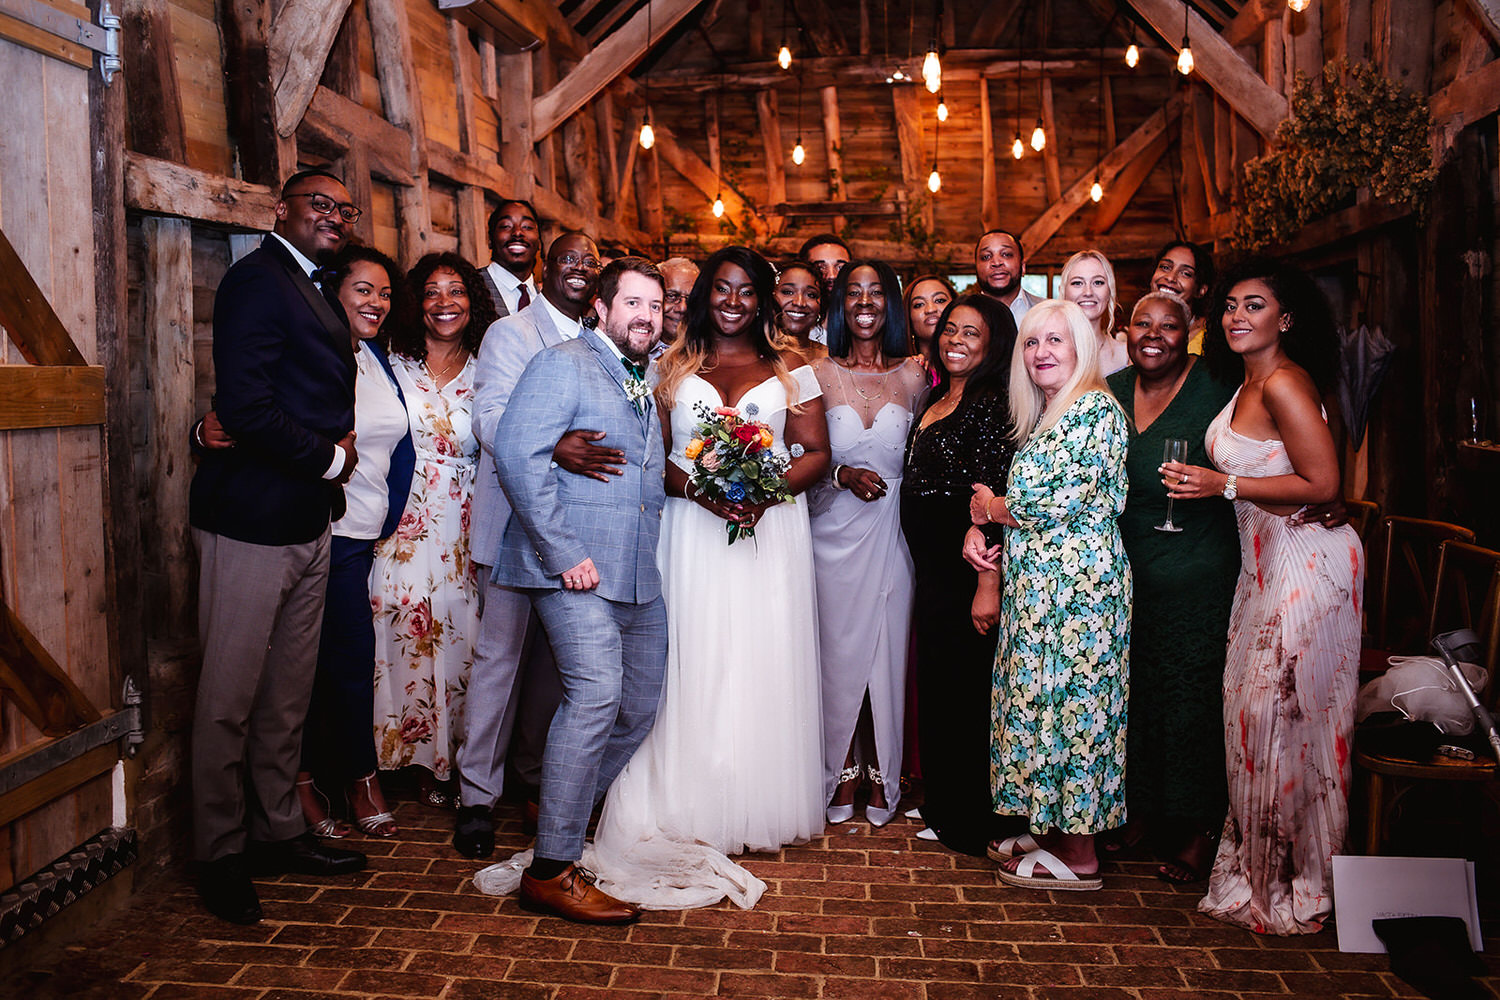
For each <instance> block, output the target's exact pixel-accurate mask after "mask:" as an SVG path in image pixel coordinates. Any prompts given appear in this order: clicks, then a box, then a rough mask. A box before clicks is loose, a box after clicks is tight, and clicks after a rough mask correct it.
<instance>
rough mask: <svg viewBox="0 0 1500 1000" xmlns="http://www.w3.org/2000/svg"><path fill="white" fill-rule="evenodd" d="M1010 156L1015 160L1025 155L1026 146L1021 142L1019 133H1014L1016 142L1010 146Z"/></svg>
mask: <svg viewBox="0 0 1500 1000" xmlns="http://www.w3.org/2000/svg"><path fill="white" fill-rule="evenodd" d="M1010 155H1011V156H1014V157H1015V158H1016V159H1018V160H1019V159H1020V158H1021V157H1023V156H1025V155H1026V144H1025V143H1023V142H1022V141H1021V133H1019V132H1017V133H1016V141H1015V142H1013V143H1011V144H1010Z"/></svg>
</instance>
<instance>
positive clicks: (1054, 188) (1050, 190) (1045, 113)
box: [1042, 77, 1062, 204]
mask: <svg viewBox="0 0 1500 1000" xmlns="http://www.w3.org/2000/svg"><path fill="white" fill-rule="evenodd" d="M1042 128H1043V129H1045V130H1046V132H1047V145H1046V146H1044V147H1043V148H1042V164H1043V165H1044V166H1045V167H1046V173H1047V200H1048V201H1049V202H1052V203H1054V204H1055V203H1056V202H1057V200H1058V199H1059V198H1061V197H1062V171H1061V169H1060V168H1059V166H1058V160H1057V145H1058V143H1059V142H1061V141H1062V137H1061V136H1059V135H1058V134H1057V115H1056V114H1054V113H1053V111H1052V80H1051V79H1050V78H1049V77H1043V78H1042Z"/></svg>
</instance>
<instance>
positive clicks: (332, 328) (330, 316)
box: [261, 236, 354, 368]
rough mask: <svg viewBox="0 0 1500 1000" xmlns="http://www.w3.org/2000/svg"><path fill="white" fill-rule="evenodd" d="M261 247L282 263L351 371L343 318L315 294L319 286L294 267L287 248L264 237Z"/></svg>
mask: <svg viewBox="0 0 1500 1000" xmlns="http://www.w3.org/2000/svg"><path fill="white" fill-rule="evenodd" d="M261 246H262V247H263V248H265V249H268V250H269V251H270V252H271V254H272V255H273V256H274V257H275V258H276V260H278V261H280V262H281V265H282V267H284V268H286V271H287V277H288V278H290V279H291V282H292V284H293V286H295V287H296V289H297V292H298V293H299V294H300V295H301V296H302V300H303V301H304V302H306V303H307V306H308V308H309V309H311V310H312V311H313V315H314V316H316V317H317V318H318V322H319V323H321V324H322V325H323V329H324V330H325V331H326V332H327V333H328V335H329V336H330V337H332V338H333V341H334V344H335V346H337V347H338V348H339V355H340V356H341V357H342V358H343V359H344V361H345V362H346V363H347V364H348V365H349V367H350V368H353V367H354V348H353V346H352V345H351V344H350V342H349V324H348V322H347V321H346V319H345V317H343V316H341V315H339V313H338V312H335V311H334V308H333V306H332V305H330V304H329V302H328V300H327V299H326V298H324V297H323V293H322V292H320V291H319V290H318V286H317V285H315V284H313V280H312V279H311V278H309V277H308V276H307V273H306V272H305V271H303V270H302V266H301V265H300V264H298V263H297V260H296V258H295V257H293V256H292V255H291V253H290V252H289V251H288V250H287V248H286V247H284V246H282V245H281V241H280V240H279V239H275V238H274V237H271V236H267V237H266V238H265V240H264V241H263V242H262V243H261Z"/></svg>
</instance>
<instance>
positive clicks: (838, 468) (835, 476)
mask: <svg viewBox="0 0 1500 1000" xmlns="http://www.w3.org/2000/svg"><path fill="white" fill-rule="evenodd" d="M847 468H848V466H847V465H835V466H834V467H833V476H832V478H833V488H834V489H836V490H847V489H848V488H849V487H847V486H845V485H844V484H843V483H841V482H839V472H840V471H841V470H843V469H847Z"/></svg>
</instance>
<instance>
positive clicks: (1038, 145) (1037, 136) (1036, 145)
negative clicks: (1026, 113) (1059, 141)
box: [1031, 118, 1047, 153]
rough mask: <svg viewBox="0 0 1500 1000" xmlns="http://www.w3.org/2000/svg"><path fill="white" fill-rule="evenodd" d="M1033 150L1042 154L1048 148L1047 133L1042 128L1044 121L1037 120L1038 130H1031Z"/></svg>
mask: <svg viewBox="0 0 1500 1000" xmlns="http://www.w3.org/2000/svg"><path fill="white" fill-rule="evenodd" d="M1031 148H1032V149H1034V150H1036V151H1037V152H1038V153H1040V152H1041V151H1042V150H1044V149H1046V148H1047V131H1046V129H1044V128H1042V120H1041V119H1040V118H1038V119H1037V120H1036V128H1034V129H1032V130H1031Z"/></svg>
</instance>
